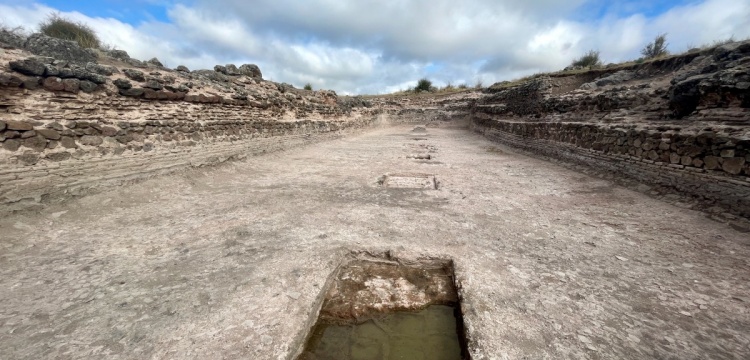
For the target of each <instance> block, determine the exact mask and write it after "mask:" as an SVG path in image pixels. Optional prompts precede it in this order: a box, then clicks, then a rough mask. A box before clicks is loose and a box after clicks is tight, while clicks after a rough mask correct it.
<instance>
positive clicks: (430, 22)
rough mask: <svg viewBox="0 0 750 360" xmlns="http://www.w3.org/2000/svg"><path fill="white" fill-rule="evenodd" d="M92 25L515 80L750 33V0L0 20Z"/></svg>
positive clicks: (273, 53) (375, 75) (293, 70)
mask: <svg viewBox="0 0 750 360" xmlns="http://www.w3.org/2000/svg"><path fill="white" fill-rule="evenodd" d="M53 12H59V13H61V14H62V15H63V16H65V17H68V18H70V19H74V20H77V21H82V22H85V23H88V24H89V25H90V26H91V27H92V28H94V29H95V30H96V31H97V32H98V34H99V36H100V37H101V38H102V40H103V41H104V42H105V43H108V44H110V45H112V46H114V47H116V48H118V49H123V50H126V51H127V52H128V53H129V54H130V55H131V56H132V57H135V58H138V59H150V58H152V57H157V58H159V59H160V60H161V61H162V62H163V63H165V65H167V66H169V67H176V66H177V65H186V66H188V67H189V68H190V69H200V68H213V66H214V65H216V64H227V63H234V64H237V65H240V64H243V63H254V64H257V65H258V66H260V68H261V70H262V71H263V74H264V78H266V79H269V80H273V81H277V82H288V83H291V84H294V85H296V86H298V87H302V86H303V85H304V84H305V83H311V84H312V85H313V87H314V88H316V89H319V88H324V89H333V90H336V91H337V92H338V93H340V94H376V93H388V92H393V91H397V90H401V89H406V88H407V87H410V86H412V87H413V86H414V85H415V84H416V82H417V80H418V79H420V78H422V77H427V78H429V79H431V80H432V81H433V83H435V84H436V85H445V84H448V83H451V84H453V85H459V84H468V85H474V84H476V83H477V82H482V83H483V84H484V85H489V84H491V83H494V82H496V81H501V80H511V79H514V78H518V77H521V76H525V75H529V74H533V73H537V72H541V71H551V70H559V69H561V68H564V67H565V66H567V65H569V64H570V62H571V60H572V59H574V58H575V57H577V56H580V55H581V54H583V53H584V52H586V51H588V50H590V49H598V50H599V51H600V52H601V56H602V58H603V60H604V61H605V62H619V61H624V60H629V59H634V58H637V57H639V50H640V49H641V48H642V47H643V46H644V45H645V44H646V43H648V42H649V41H650V40H652V39H653V38H654V36H656V35H658V34H660V33H667V34H668V41H669V50H670V51H672V52H682V51H685V50H686V49H688V47H691V46H699V45H703V44H706V43H711V42H713V41H715V40H718V39H726V38H729V37H732V36H733V37H734V38H735V39H740V38H748V37H750V0H623V1H617V0H523V1H518V0H462V1H457V0H400V1H399V0H185V1H177V0H91V1H89V0H80V1H71V0H38V1H34V0H26V1H18V0H0V22H2V24H4V25H5V26H11V27H15V26H19V25H20V26H24V27H25V28H27V29H28V30H29V31H34V30H35V28H36V24H38V23H39V22H40V21H41V20H43V19H44V18H45V17H46V16H47V15H48V14H50V13H53Z"/></svg>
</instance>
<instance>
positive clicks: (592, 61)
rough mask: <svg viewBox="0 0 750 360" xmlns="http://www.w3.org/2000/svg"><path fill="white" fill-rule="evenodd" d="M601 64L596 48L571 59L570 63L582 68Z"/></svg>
mask: <svg viewBox="0 0 750 360" xmlns="http://www.w3.org/2000/svg"><path fill="white" fill-rule="evenodd" d="M601 65H602V61H601V59H599V51H597V50H589V52H587V53H586V54H584V55H583V56H581V57H580V58H578V59H575V60H573V63H572V64H571V66H574V67H582V68H592V67H597V66H601Z"/></svg>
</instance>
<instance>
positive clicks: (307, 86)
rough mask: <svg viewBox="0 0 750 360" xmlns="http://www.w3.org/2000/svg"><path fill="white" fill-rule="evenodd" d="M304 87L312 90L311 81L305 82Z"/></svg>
mask: <svg viewBox="0 0 750 360" xmlns="http://www.w3.org/2000/svg"><path fill="white" fill-rule="evenodd" d="M304 89H305V90H312V84H310V83H307V84H305V87H304Z"/></svg>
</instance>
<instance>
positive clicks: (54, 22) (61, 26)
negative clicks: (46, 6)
mask: <svg viewBox="0 0 750 360" xmlns="http://www.w3.org/2000/svg"><path fill="white" fill-rule="evenodd" d="M39 31H40V32H41V33H43V34H45V35H47V36H51V37H54V38H58V39H63V40H72V41H75V42H77V43H78V45H80V46H81V47H83V48H93V49H98V48H100V47H101V45H102V43H101V41H100V40H99V37H98V36H97V35H96V32H94V29H92V28H91V27H89V26H88V25H86V24H84V23H82V22H75V21H72V20H69V19H66V18H64V17H62V16H60V14H56V13H55V14H51V15H49V16H48V17H47V19H46V20H44V21H42V22H41V23H40V24H39Z"/></svg>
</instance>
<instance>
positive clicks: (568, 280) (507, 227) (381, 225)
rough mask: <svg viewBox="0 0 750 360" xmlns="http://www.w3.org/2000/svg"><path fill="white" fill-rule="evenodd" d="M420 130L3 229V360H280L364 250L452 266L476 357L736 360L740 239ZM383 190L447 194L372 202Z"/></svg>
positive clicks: (225, 170)
mask: <svg viewBox="0 0 750 360" xmlns="http://www.w3.org/2000/svg"><path fill="white" fill-rule="evenodd" d="M412 128H413V126H408V127H404V126H401V127H391V128H385V129H378V130H374V131H371V132H369V133H366V134H363V135H358V136H352V137H348V138H344V139H339V140H334V141H331V142H327V143H321V144H317V145H312V146H309V147H306V148H303V149H297V150H293V151H287V152H283V153H276V154H270V155H266V156H261V157H254V158H250V159H248V160H246V161H243V162H237V163H232V164H228V165H224V166H221V167H218V168H205V169H196V170H190V171H187V172H184V173H181V174H176V175H171V176H166V177H160V178H156V179H151V180H147V181H144V182H141V183H138V184H135V185H128V186H123V187H119V188H115V189H112V190H110V191H107V192H103V193H98V194H94V195H90V196H87V197H83V198H79V199H76V200H71V201H68V202H67V203H64V204H58V205H50V206H48V207H47V208H45V209H44V210H42V211H41V212H39V213H35V214H28V213H27V214H14V215H10V216H5V217H3V218H2V219H1V220H0V230H1V231H0V358H2V359H104V358H107V359H288V358H292V357H293V356H294V355H295V354H296V351H297V350H298V345H299V343H300V342H301V341H302V340H303V339H304V336H305V335H306V333H307V331H308V328H307V326H308V325H309V322H310V321H311V314H313V312H314V311H316V309H315V306H316V304H317V303H319V302H318V299H319V297H320V295H321V293H322V291H323V288H324V287H325V284H326V280H327V279H328V278H329V275H330V274H331V273H332V272H333V271H334V270H335V268H336V267H337V266H338V264H340V263H341V262H342V261H343V260H344V259H345V258H346V257H347V254H349V253H350V252H351V251H357V250H370V251H373V252H377V251H385V250H391V252H392V254H393V255H394V256H397V257H403V258H417V257H420V256H424V257H444V258H452V259H454V260H455V264H456V271H457V277H458V281H459V283H460V286H461V288H462V296H463V298H464V305H463V307H464V311H465V320H466V324H467V327H468V331H469V334H468V336H469V339H470V348H471V353H472V356H473V359H545V358H546V359H567V358H573V359H613V358H616V359H644V358H658V359H743V358H744V359H747V358H749V357H750V310H749V309H750V281H749V280H750V240H749V239H748V234H742V233H739V232H737V231H735V230H733V229H731V228H729V227H727V226H726V225H723V224H720V223H717V222H714V221H712V220H709V219H707V218H706V217H705V216H704V215H702V214H701V213H698V212H694V211H690V210H684V209H680V208H677V207H674V206H672V205H669V204H666V203H662V202H660V201H657V200H653V199H651V198H649V197H647V196H645V195H642V194H640V193H637V192H633V191H630V190H627V189H624V188H621V187H618V186H614V185H613V184H612V183H610V182H608V181H605V180H599V179H596V178H592V177H589V176H586V175H582V174H579V173H576V172H573V171H571V170H568V169H565V168H562V167H560V166H558V165H555V164H553V163H550V162H546V161H542V160H537V159H533V158H529V157H527V156H522V155H517V154H514V153H513V152H512V151H511V150H509V149H506V148H504V147H502V146H498V145H496V144H493V143H491V142H489V141H487V140H485V139H483V138H481V137H479V136H478V135H476V134H473V133H471V132H468V131H466V130H460V129H434V128H430V129H428V133H427V134H416V133H412V132H411V129H412ZM415 138H423V139H425V138H426V140H415ZM420 145H425V147H419V146H420ZM426 148H432V149H433V151H434V152H433V153H432V154H431V155H432V156H433V160H430V161H423V160H413V159H407V156H408V155H411V154H419V153H426V151H425V149H426ZM385 173H430V174H435V175H436V176H437V179H438V181H439V185H440V187H439V189H438V190H399V189H385V188H382V187H380V186H379V185H378V183H377V180H378V178H379V177H380V176H381V175H383V174H385ZM313 315H314V314H313ZM313 320H314V319H313Z"/></svg>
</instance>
